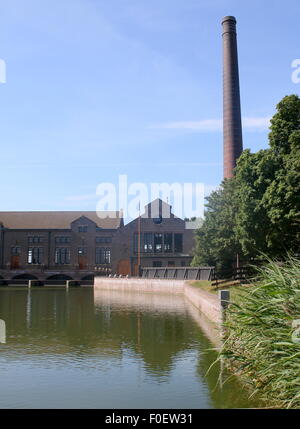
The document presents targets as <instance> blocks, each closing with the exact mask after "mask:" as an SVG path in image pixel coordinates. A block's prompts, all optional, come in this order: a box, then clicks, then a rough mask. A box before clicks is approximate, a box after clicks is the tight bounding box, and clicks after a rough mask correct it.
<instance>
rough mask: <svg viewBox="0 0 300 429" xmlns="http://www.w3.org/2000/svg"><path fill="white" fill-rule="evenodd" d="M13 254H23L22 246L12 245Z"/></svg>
mask: <svg viewBox="0 0 300 429" xmlns="http://www.w3.org/2000/svg"><path fill="white" fill-rule="evenodd" d="M11 254H12V256H20V255H21V247H12V248H11Z"/></svg>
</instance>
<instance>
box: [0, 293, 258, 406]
mask: <svg viewBox="0 0 300 429" xmlns="http://www.w3.org/2000/svg"><path fill="white" fill-rule="evenodd" d="M0 319H2V320H4V321H5V324H6V342H5V343H3V344H0V380H1V389H0V408H241V407H243V408H248V407H255V406H256V404H255V403H253V402H251V401H250V400H249V399H248V396H249V394H248V393H247V392H245V391H244V390H243V388H242V386H241V385H240V384H239V382H238V381H237V379H235V378H232V379H231V380H229V381H228V382H225V384H224V383H223V381H225V380H226V379H227V375H226V374H224V373H223V372H222V373H221V371H220V366H219V365H218V364H217V365H215V366H214V367H213V368H212V370H211V371H209V372H208V374H207V371H208V369H209V367H210V366H211V364H212V363H213V362H214V361H215V360H216V357H217V353H216V351H215V350H214V345H213V343H212V342H210V340H209V339H208V337H207V336H206V334H204V331H203V330H202V329H201V327H200V326H199V323H198V322H197V320H196V318H195V317H193V315H192V312H191V311H190V310H189V308H188V305H187V303H186V302H185V300H184V298H183V297H180V296H174V297H170V296H168V295H166V296H164V295H159V296H151V295H147V296H145V295H141V294H130V293H129V294H128V293H127V294H126V293H118V292H114V293H113V292H111V293H109V292H104V291H103V292H100V291H95V294H94V292H93V289H92V288H78V289H70V290H69V291H66V290H65V289H63V288H61V289H58V288H56V289H54V288H53V289H48V288H44V289H43V288H37V289H31V290H28V289H22V288H18V289H17V288H0ZM207 332H208V331H207Z"/></svg>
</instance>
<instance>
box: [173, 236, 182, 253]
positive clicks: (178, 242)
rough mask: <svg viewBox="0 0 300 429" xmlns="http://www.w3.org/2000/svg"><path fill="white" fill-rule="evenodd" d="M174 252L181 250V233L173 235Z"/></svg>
mask: <svg viewBox="0 0 300 429" xmlns="http://www.w3.org/2000/svg"><path fill="white" fill-rule="evenodd" d="M174 252H176V253H181V252H182V234H175V235H174Z"/></svg>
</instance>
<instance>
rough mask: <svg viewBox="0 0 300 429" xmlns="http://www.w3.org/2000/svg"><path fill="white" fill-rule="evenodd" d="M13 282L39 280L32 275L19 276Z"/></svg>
mask: <svg viewBox="0 0 300 429" xmlns="http://www.w3.org/2000/svg"><path fill="white" fill-rule="evenodd" d="M12 280H38V278H37V277H36V276H33V275H32V274H18V275H17V276H14V277H13V278H12Z"/></svg>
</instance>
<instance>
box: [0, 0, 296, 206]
mask: <svg viewBox="0 0 300 429" xmlns="http://www.w3.org/2000/svg"><path fill="white" fill-rule="evenodd" d="M299 13H300V4H299V1H296V0H287V1H285V2H282V1H278V0H265V1H264V2H262V1H261V0H259V1H258V0H254V1H252V2H247V4H246V2H241V1H236V0H232V1H229V0H227V1H222V0H210V1H201V0H151V1H149V0H51V1H48V0H43V1H42V2H41V1H40V0H26V1H25V0H9V1H5V0H3V1H2V2H1V15H0V58H2V59H3V60H4V61H5V62H6V67H7V71H6V73H7V76H6V79H7V82H6V83H5V84H0V110H1V116H0V139H1V169H0V178H1V180H0V190H1V200H0V210H93V209H95V207H96V202H97V196H96V195H95V191H96V187H97V185H98V184H99V183H101V182H112V183H117V182H118V176H119V175H120V174H127V175H128V181H129V183H133V182H143V183H146V184H150V183H151V182H167V183H173V182H179V183H183V182H191V183H196V182H200V183H204V184H205V185H206V192H208V191H209V190H210V189H213V187H214V186H217V185H218V184H219V183H220V182H221V180H222V129H221V126H220V120H221V119H222V38H221V19H222V17H223V16H225V15H234V16H236V18H237V20H238V43H239V61H240V80H241V96H242V114H243V117H244V118H245V119H244V124H245V126H244V146H245V147H246V148H251V150H252V151H257V150H259V149H261V148H265V147H267V144H268V142H267V135H268V129H267V122H268V118H269V117H271V116H272V115H273V114H274V111H275V106H276V104H277V103H278V102H279V101H280V99H281V98H282V97H283V96H285V95H287V94H291V93H299V88H300V84H298V85H297V84H295V83H293V82H292V79H291V75H292V71H293V70H292V68H291V63H292V61H293V60H294V59H296V58H300V48H299Z"/></svg>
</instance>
